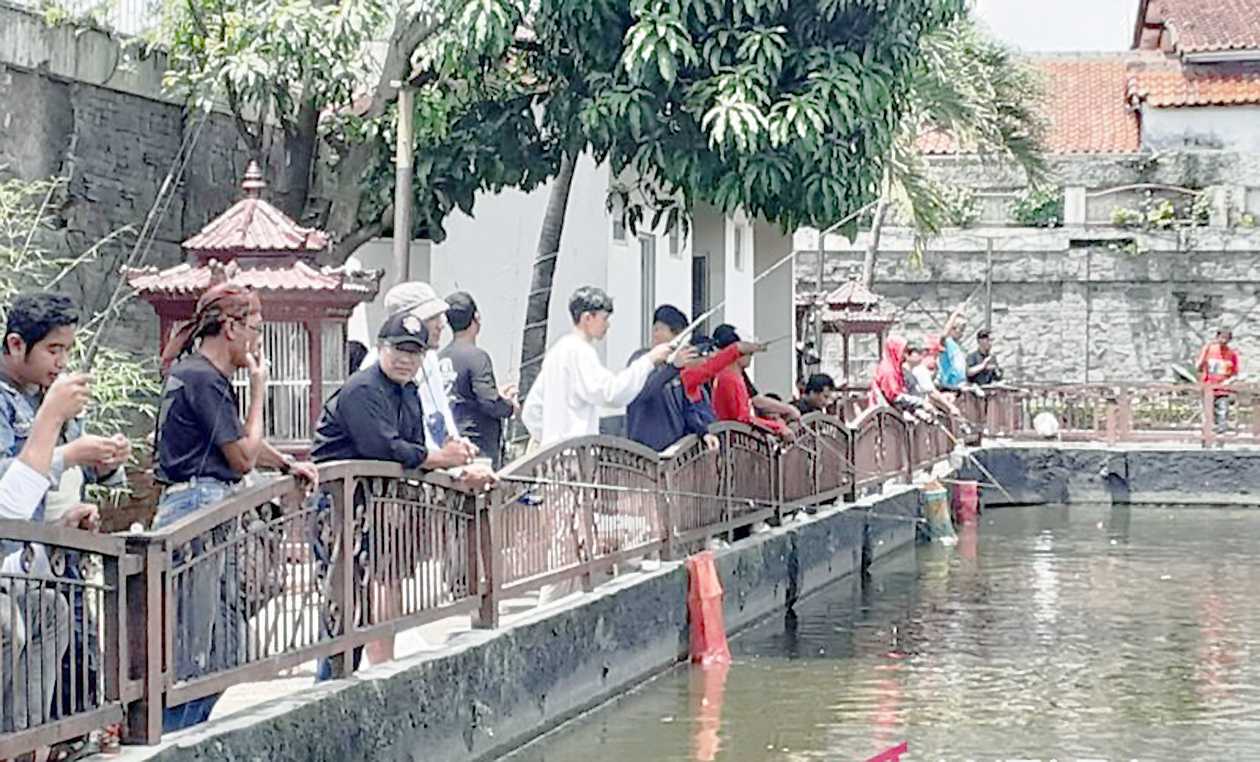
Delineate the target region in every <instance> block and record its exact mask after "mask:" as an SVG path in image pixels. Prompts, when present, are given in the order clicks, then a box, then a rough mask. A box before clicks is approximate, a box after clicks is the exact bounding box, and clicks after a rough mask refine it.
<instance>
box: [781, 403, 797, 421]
mask: <svg viewBox="0 0 1260 762" xmlns="http://www.w3.org/2000/svg"><path fill="white" fill-rule="evenodd" d="M783 417H784V418H787V419H788V420H789V421H792V422H793V423H799V422H800V420H801V411H800V410H798V409H797V407H796V405H785V406H784V407H783Z"/></svg>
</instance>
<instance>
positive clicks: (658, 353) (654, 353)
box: [647, 342, 674, 365]
mask: <svg viewBox="0 0 1260 762" xmlns="http://www.w3.org/2000/svg"><path fill="white" fill-rule="evenodd" d="M673 353H674V348H673V347H671V346H670V345H669V342H666V343H664V344H657V345H656V346H654V347H652V348H651V349H650V350H648V353H647V356H648V357H650V358H652V362H654V363H656V364H657V365H661V364H663V363H664V362H665V361H666V360H668V359H669V356H670V355H671V354H673Z"/></svg>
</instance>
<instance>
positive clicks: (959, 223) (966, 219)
mask: <svg viewBox="0 0 1260 762" xmlns="http://www.w3.org/2000/svg"><path fill="white" fill-rule="evenodd" d="M941 202H942V211H943V212H944V218H945V222H946V224H948V225H953V226H954V227H960V228H965V227H968V226H970V225H972V224H973V223H975V222H976V220H978V219H980V200H979V199H978V198H977V197H976V192H975V191H974V190H973V189H971V188H968V187H965V186H947V187H945V188H942V189H941Z"/></svg>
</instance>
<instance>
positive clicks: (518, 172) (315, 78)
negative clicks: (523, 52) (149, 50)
mask: <svg viewBox="0 0 1260 762" xmlns="http://www.w3.org/2000/svg"><path fill="white" fill-rule="evenodd" d="M489 5H490V4H488V3H486V2H483V0H416V2H409V3H404V4H402V5H401V6H400V7H397V8H392V7H391V6H388V5H387V4H386V3H384V2H382V0H338V2H328V1H327V0H185V1H184V2H180V3H175V4H172V5H170V6H169V7H168V17H167V19H166V22H165V24H164V27H163V30H162V31H161V33H160V35H159V40H160V41H161V42H162V44H163V45H164V46H165V47H166V49H167V50H168V51H169V56H170V59H169V60H170V67H169V70H168V74H167V81H166V84H167V85H168V87H170V88H172V89H173V90H175V91H177V92H180V93H182V94H184V95H185V96H186V97H187V98H188V99H189V101H190V103H191V104H194V105H196V106H199V107H201V108H207V107H209V106H210V105H211V104H212V103H224V104H226V106H227V108H228V110H229V111H230V112H231V114H232V117H233V121H234V123H235V125H236V129H237V132H238V133H239V135H240V137H241V140H242V142H243V143H244V145H245V146H246V147H247V148H248V150H249V151H250V152H251V153H252V154H253V156H254V158H255V160H257V161H259V163H260V164H261V165H262V166H263V167H264V168H265V171H266V172H267V173H268V175H269V176H270V177H272V178H273V179H274V180H276V182H275V183H274V187H276V188H277V189H278V190H279V194H278V195H277V197H276V198H275V199H274V201H275V202H276V203H277V204H278V205H279V206H280V208H281V209H283V210H284V211H285V212H286V213H287V214H289V215H290V216H292V217H294V218H297V219H300V220H302V221H304V222H305V223H307V224H313V225H318V226H320V227H322V228H324V229H325V230H327V231H328V232H330V233H331V234H332V236H333V240H334V241H335V249H334V255H333V259H334V260H335V261H336V262H341V261H344V260H345V258H346V257H347V256H349V255H350V254H351V253H352V252H353V251H354V250H355V249H357V248H358V247H359V246H360V245H362V244H363V243H364V242H366V241H368V240H370V239H371V238H374V237H376V236H379V235H382V234H385V233H393V234H398V233H397V232H396V231H393V230H392V222H393V214H392V212H393V209H392V205H393V195H392V190H391V189H392V184H393V167H392V157H393V144H394V134H395V130H394V124H395V122H396V118H397V114H396V110H395V109H396V104H397V94H398V88H397V86H396V85H397V83H400V82H406V81H408V79H409V78H410V75H411V71H412V67H413V58H418V59H420V60H421V61H423V62H425V63H426V64H432V66H431V68H430V70H429V71H428V72H427V74H426V75H425V76H424V77H422V79H421V80H420V81H419V82H417V83H416V84H417V97H416V99H415V108H416V114H417V118H416V125H417V129H416V131H415V133H416V134H415V146H414V148H415V150H416V153H417V155H418V156H420V157H421V159H420V162H419V163H418V165H417V167H416V171H415V182H414V185H413V190H414V195H415V214H414V215H413V220H414V226H413V230H411V231H404V232H403V233H402V234H403V235H409V236H411V235H422V236H426V237H429V238H432V239H435V240H441V239H442V237H443V229H442V220H443V219H444V218H445V217H446V215H447V214H448V213H449V212H450V211H451V210H452V209H454V208H455V207H457V206H458V207H460V208H463V209H464V210H465V211H471V209H472V202H473V198H474V196H475V193H476V192H477V191H478V190H498V189H501V188H503V187H509V186H510V187H521V188H524V189H529V188H531V187H533V185H535V184H537V183H538V182H540V181H541V180H544V179H546V177H548V176H550V174H552V173H554V171H555V167H556V164H557V162H556V160H555V158H554V157H553V156H551V155H550V154H549V153H548V152H546V151H539V150H536V149H537V147H538V146H539V145H540V142H541V141H540V138H539V135H538V130H537V125H536V123H535V120H534V119H533V113H532V111H531V102H532V99H533V92H532V90H531V89H530V88H529V87H528V81H527V80H525V79H522V78H520V77H519V76H517V75H518V74H519V72H517V71H516V70H514V69H513V68H511V67H507V68H501V67H498V66H494V67H491V66H487V65H486V63H487V62H488V61H494V62H495V63H496V64H497V63H498V62H499V56H498V55H495V53H496V51H497V52H499V53H501V52H502V51H503V50H504V49H505V48H506V41H505V40H502V39H496V38H494V37H493V35H482V36H480V37H476V38H475V39H470V40H469V41H468V44H467V45H466V48H467V50H466V51H456V50H455V49H454V47H453V46H451V45H449V44H443V43H442V39H443V38H444V37H445V38H446V39H447V40H448V41H449V40H452V39H454V36H453V35H452V34H451V32H452V31H453V30H455V29H459V30H461V31H462V30H467V29H469V28H473V27H476V26H478V25H479V24H480V25H481V26H482V27H483V28H489V27H488V25H487V24H486V23H485V22H484V14H485V13H488V12H492V10H493V9H491V8H489V7H488V6H489ZM509 39H510V38H509ZM377 40H383V41H384V42H383V43H376V42H375V41H377ZM474 42H475V44H473V43H474ZM433 51H439V55H436V56H435V55H434V53H433Z"/></svg>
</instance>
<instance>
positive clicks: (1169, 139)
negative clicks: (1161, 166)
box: [1142, 106, 1260, 152]
mask: <svg viewBox="0 0 1260 762" xmlns="http://www.w3.org/2000/svg"><path fill="white" fill-rule="evenodd" d="M1257 125H1260V106H1197V107H1194V108H1150V107H1147V106H1144V107H1142V145H1143V146H1144V147H1147V148H1154V149H1163V150H1172V149H1177V148H1212V149H1225V150H1234V151H1244V152H1260V129H1258V128H1257Z"/></svg>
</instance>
